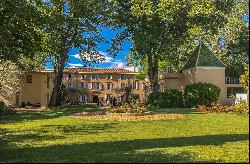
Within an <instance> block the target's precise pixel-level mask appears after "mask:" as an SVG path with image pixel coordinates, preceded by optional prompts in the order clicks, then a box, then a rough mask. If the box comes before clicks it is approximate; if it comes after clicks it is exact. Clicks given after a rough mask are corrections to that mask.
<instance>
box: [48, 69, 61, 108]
mask: <svg viewBox="0 0 250 164" xmlns="http://www.w3.org/2000/svg"><path fill="white" fill-rule="evenodd" d="M62 79H63V69H59V70H56V69H55V82H54V88H53V91H52V95H51V97H50V102H49V107H55V106H58V105H59V92H60V89H61V84H62Z"/></svg>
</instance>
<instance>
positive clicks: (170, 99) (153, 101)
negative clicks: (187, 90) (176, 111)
mask: <svg viewBox="0 0 250 164" xmlns="http://www.w3.org/2000/svg"><path fill="white" fill-rule="evenodd" d="M147 104H148V105H151V106H155V107H160V108H178V107H182V106H183V97H182V93H181V92H179V91H178V90H175V89H168V90H166V91H164V92H151V93H150V94H149V96H148V101H147Z"/></svg>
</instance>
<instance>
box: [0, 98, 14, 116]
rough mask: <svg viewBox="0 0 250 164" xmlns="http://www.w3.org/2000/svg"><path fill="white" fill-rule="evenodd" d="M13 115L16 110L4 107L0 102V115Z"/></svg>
mask: <svg viewBox="0 0 250 164" xmlns="http://www.w3.org/2000/svg"><path fill="white" fill-rule="evenodd" d="M14 113H16V110H14V109H12V108H9V107H6V106H5V104H4V102H2V101H0V115H4V114H14Z"/></svg>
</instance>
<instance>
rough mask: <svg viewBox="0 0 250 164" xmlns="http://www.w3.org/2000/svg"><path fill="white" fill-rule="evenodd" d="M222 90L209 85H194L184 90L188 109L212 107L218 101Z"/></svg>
mask: <svg viewBox="0 0 250 164" xmlns="http://www.w3.org/2000/svg"><path fill="white" fill-rule="evenodd" d="M219 95H220V88H219V87H217V86H216V85H213V84H208V83H193V84H190V85H187V86H186V87H185V89H184V101H185V106H187V107H197V106H198V105H205V106H211V104H212V103H213V102H216V101H218V98H219Z"/></svg>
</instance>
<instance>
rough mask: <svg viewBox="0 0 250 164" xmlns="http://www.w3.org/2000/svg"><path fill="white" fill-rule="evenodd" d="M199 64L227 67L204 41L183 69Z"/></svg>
mask: <svg viewBox="0 0 250 164" xmlns="http://www.w3.org/2000/svg"><path fill="white" fill-rule="evenodd" d="M197 66H198V67H225V64H224V63H223V62H222V61H221V60H220V59H219V58H218V57H217V56H215V55H214V54H213V53H212V52H211V51H210V50H209V49H208V47H207V46H206V45H205V44H204V43H201V44H199V46H198V47H197V48H196V49H195V51H194V52H193V53H192V55H191V57H190V58H189V60H188V61H187V63H186V64H185V66H184V67H183V68H182V70H187V69H190V68H194V67H197Z"/></svg>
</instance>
